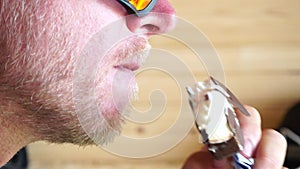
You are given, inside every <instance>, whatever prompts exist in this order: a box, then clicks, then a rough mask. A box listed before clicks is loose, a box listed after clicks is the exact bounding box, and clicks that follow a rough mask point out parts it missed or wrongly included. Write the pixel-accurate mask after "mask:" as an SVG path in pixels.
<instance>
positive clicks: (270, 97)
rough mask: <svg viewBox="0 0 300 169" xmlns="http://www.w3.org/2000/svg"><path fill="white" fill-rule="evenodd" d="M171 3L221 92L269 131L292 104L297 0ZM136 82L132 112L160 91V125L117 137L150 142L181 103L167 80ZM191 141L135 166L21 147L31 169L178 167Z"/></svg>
mask: <svg viewBox="0 0 300 169" xmlns="http://www.w3.org/2000/svg"><path fill="white" fill-rule="evenodd" d="M171 2H172V4H173V5H174V6H175V8H176V9H177V14H178V16H180V17H182V18H184V19H186V20H187V21H188V22H190V23H192V24H193V25H195V26H196V27H197V28H198V29H200V30H201V31H202V32H203V33H204V34H205V35H206V36H207V37H208V38H209V39H210V40H211V42H212V44H213V45H214V46H215V48H216V51H217V52H218V53H219V56H220V59H221V62H222V64H223V66H224V72H225V77H226V84H227V85H228V87H229V88H230V89H231V90H232V91H233V92H234V93H235V94H236V95H237V96H238V97H239V98H240V99H241V101H242V102H243V103H245V104H249V105H253V106H255V107H256V108H258V110H259V111H260V112H261V116H262V120H263V127H264V128H267V127H272V128H276V127H277V126H278V125H279V124H280V121H281V120H282V119H283V117H284V115H285V113H286V111H287V110H288V108H289V107H290V106H292V105H293V104H295V103H296V102H297V101H299V100H300V2H299V1H298V0H265V1H259V0H252V1H243V0H226V1H204V0H190V1H183V0H172V1H171ZM183 33H184V34H188V33H189V32H183ZM195 38H197V37H195ZM151 43H152V44H153V46H154V47H157V48H166V49H170V50H172V52H174V53H175V54H176V56H182V58H183V59H182V60H183V62H184V63H185V64H186V65H188V66H189V67H190V68H191V69H192V70H193V73H194V74H195V75H196V76H197V79H203V78H205V77H206V73H205V71H204V69H203V66H202V65H201V63H197V60H196V61H195V60H194V59H195V57H193V56H192V55H193V54H192V53H191V52H190V51H187V49H186V47H184V46H183V45H182V44H178V42H173V41H170V39H166V38H162V37H155V38H152V39H151ZM157 58H158V59H159V57H157ZM170 64H171V63H170ZM180 70H181V69H180V68H178V70H177V71H178V72H179V74H180V75H179V76H178V77H179V78H182V79H184V77H186V76H187V75H186V74H185V72H180ZM141 75H142V74H141ZM176 77H177V76H176ZM182 79H176V80H179V81H180V80H182ZM138 80H139V84H140V85H141V94H140V95H139V97H140V100H139V101H138V102H136V103H135V105H136V106H137V108H139V109H140V110H146V109H147V108H149V104H150V103H149V100H148V98H147V97H148V95H149V91H151V89H153V86H161V88H162V90H165V94H166V96H167V97H168V100H167V102H166V103H167V107H166V111H165V112H164V115H163V116H161V119H159V120H157V121H156V122H153V123H152V124H150V125H137V124H129V125H126V126H125V127H124V128H125V130H124V133H125V134H128V135H133V136H136V137H147V136H153V135H155V134H159V133H160V132H162V131H164V130H165V129H166V128H168V126H170V125H172V123H173V122H174V121H176V118H174V117H176V115H177V114H175V115H174V112H176V110H177V109H178V103H180V102H181V101H182V99H181V98H180V97H179V96H180V94H178V87H177V86H176V83H174V81H172V79H170V76H169V75H166V74H163V73H162V72H157V71H156V72H155V71H152V72H151V71H150V72H145V74H143V76H138ZM173 80H174V79H173ZM153 84H154V85H153ZM153 106H155V101H154V102H153ZM188 111H189V110H188ZM187 113H190V112H187ZM197 138H198V135H197V133H196V132H195V131H194V129H193V130H192V131H191V132H190V133H189V134H188V136H187V137H186V138H185V139H184V140H183V141H182V142H181V143H180V144H178V145H177V146H176V147H175V148H174V149H172V150H171V151H168V152H166V153H164V154H162V155H160V156H158V157H155V158H151V159H143V160H133V159H126V158H120V157H116V156H114V155H111V154H109V153H107V152H105V151H103V150H101V149H100V148H98V147H87V148H78V147H76V146H72V145H49V144H47V143H34V144H31V145H30V146H29V152H30V153H29V155H30V160H31V169H48V168H49V169H50V168H51V169H64V168H66V169H74V168H84V169H89V168H91V169H94V168H128V169H129V168H179V167H180V166H181V163H182V162H183V161H184V160H185V158H187V157H188V155H189V154H191V153H192V152H194V151H196V150H198V149H199V144H198V142H197V141H198V140H197ZM170 139H172V138H170ZM157 146H159V145H157ZM145 149H147V147H145Z"/></svg>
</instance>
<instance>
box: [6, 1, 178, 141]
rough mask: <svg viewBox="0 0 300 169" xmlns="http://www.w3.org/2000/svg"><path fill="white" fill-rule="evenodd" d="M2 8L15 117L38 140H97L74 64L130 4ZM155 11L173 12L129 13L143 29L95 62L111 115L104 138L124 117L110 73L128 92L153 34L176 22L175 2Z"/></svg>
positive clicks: (100, 93)
mask: <svg viewBox="0 0 300 169" xmlns="http://www.w3.org/2000/svg"><path fill="white" fill-rule="evenodd" d="M0 9H1V11H0V12H1V14H0V15H1V18H0V23H1V26H0V34H1V37H0V38H1V39H0V48H1V49H0V56H1V57H0V62H1V67H0V68H1V71H0V72H1V74H0V90H1V107H2V109H3V110H6V112H8V113H9V112H13V113H15V114H16V116H15V120H18V121H19V122H20V123H22V124H24V126H26V127H25V128H26V130H28V132H30V133H32V135H33V140H47V141H50V142H56V143H62V142H70V143H75V144H81V145H84V144H93V141H92V140H91V139H90V138H89V137H88V136H87V135H86V134H85V132H84V131H83V129H82V127H81V125H80V123H79V121H78V119H77V116H76V112H75V106H74V100H73V93H72V91H73V87H74V86H73V80H74V72H75V69H76V66H75V65H76V63H77V61H78V58H79V56H80V54H81V52H82V50H83V49H84V47H85V46H86V44H87V43H88V42H89V40H90V39H91V38H92V37H93V36H94V35H95V34H96V33H97V32H99V31H101V29H102V28H103V27H105V26H106V25H109V24H111V23H112V22H114V21H117V20H119V19H121V18H123V17H125V16H126V15H128V12H127V10H126V9H125V8H124V7H123V6H122V5H121V4H120V3H119V2H118V1H117V0H66V1H61V0H52V1H44V0H30V1H29V0H26V1H1V2H0ZM153 12H158V13H166V14H168V15H169V17H166V18H156V17H155V15H154V16H150V15H148V16H144V17H141V18H139V17H136V16H135V17H129V18H126V24H124V26H125V27H126V29H128V30H129V31H131V32H133V33H135V32H139V31H140V32H141V31H142V32H144V34H138V35H136V36H131V37H129V38H127V39H126V40H123V41H121V42H120V43H118V44H117V45H116V46H114V47H113V48H112V49H111V50H109V52H108V53H107V54H106V55H105V57H104V58H103V59H102V60H101V62H100V64H99V65H97V67H96V68H95V69H96V70H95V72H96V77H95V81H94V82H95V83H94V84H92V85H94V86H95V90H96V92H95V97H96V100H97V106H98V109H99V112H101V117H103V118H104V119H105V121H106V122H107V123H102V124H101V128H102V129H101V134H102V136H103V140H104V141H103V142H106V141H107V140H110V137H111V135H112V134H110V133H112V131H110V130H112V129H110V128H117V129H119V128H120V123H121V121H122V120H121V116H122V115H121V114H120V112H119V111H118V108H119V107H116V105H115V104H114V100H113V96H112V93H111V92H110V91H109V90H107V89H109V88H111V87H112V85H113V78H112V77H114V76H115V74H117V73H118V74H121V75H122V76H121V78H119V79H118V80H119V85H120V89H121V90H122V92H123V93H131V91H135V90H136V84H135V82H134V74H133V71H134V70H136V69H138V68H139V67H140V66H141V63H142V62H143V61H144V60H145V58H146V55H147V50H149V48H150V45H149V44H148V38H149V34H155V33H163V32H166V31H168V30H170V29H171V28H172V27H174V24H175V23H174V21H173V20H172V16H173V15H175V12H174V10H173V8H172V7H171V5H170V4H169V2H167V1H166V0H160V1H158V2H157V4H156V6H155V7H154V9H153ZM115 33H116V34H118V32H115ZM106 37H109V35H107V36H104V37H103V39H100V41H101V43H99V44H98V46H97V47H99V48H101V46H102V44H105V42H106V41H107V40H108V39H105V38H106ZM137 53H138V54H137ZM127 83H129V84H130V85H129V86H128V84H127ZM86 85H87V86H86V87H88V85H89V84H88V83H87V84H86ZM122 86H126V87H124V88H122ZM121 100H122V101H121V104H126V102H128V98H127V97H124V98H122V99H121ZM123 102H124V103H123ZM87 106H89V105H87ZM110 126H111V127H110Z"/></svg>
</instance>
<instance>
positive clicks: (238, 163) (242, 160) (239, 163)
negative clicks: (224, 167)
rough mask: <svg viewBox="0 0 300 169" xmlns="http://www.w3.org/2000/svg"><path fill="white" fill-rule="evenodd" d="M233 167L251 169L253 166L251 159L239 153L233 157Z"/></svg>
mask: <svg viewBox="0 0 300 169" xmlns="http://www.w3.org/2000/svg"><path fill="white" fill-rule="evenodd" d="M233 165H234V167H235V169H251V168H252V167H253V165H254V159H253V158H249V159H248V158H246V157H245V156H243V155H242V154H240V153H236V154H235V155H234V156H233Z"/></svg>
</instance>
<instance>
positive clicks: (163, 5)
mask: <svg viewBox="0 0 300 169" xmlns="http://www.w3.org/2000/svg"><path fill="white" fill-rule="evenodd" d="M126 24H127V27H128V29H129V30H130V31H131V32H133V33H142V34H162V33H166V32H168V31H170V30H172V29H173V28H174V27H175V25H176V15H175V10H174V8H173V7H172V5H171V4H170V2H169V0H158V1H157V3H156V5H155V7H154V8H153V10H152V11H151V13H149V14H148V15H146V16H144V17H137V16H135V15H130V16H128V17H127V18H126Z"/></svg>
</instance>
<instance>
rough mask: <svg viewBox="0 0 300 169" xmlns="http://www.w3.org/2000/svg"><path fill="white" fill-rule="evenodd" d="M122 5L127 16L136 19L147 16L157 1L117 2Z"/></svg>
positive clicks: (132, 0) (130, 0) (129, 0)
mask: <svg viewBox="0 0 300 169" xmlns="http://www.w3.org/2000/svg"><path fill="white" fill-rule="evenodd" d="M118 2H120V4H122V5H123V6H124V7H125V8H126V10H127V11H128V13H129V14H135V15H137V16H138V17H142V16H146V15H148V14H149V13H150V12H151V10H152V9H153V7H154V6H155V4H156V3H157V0H118Z"/></svg>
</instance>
